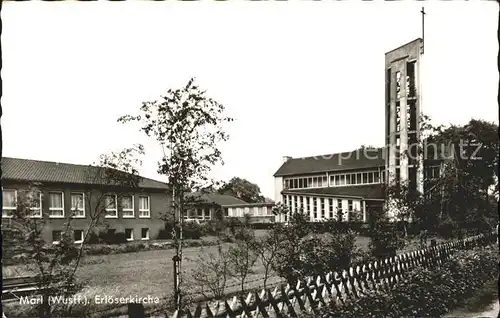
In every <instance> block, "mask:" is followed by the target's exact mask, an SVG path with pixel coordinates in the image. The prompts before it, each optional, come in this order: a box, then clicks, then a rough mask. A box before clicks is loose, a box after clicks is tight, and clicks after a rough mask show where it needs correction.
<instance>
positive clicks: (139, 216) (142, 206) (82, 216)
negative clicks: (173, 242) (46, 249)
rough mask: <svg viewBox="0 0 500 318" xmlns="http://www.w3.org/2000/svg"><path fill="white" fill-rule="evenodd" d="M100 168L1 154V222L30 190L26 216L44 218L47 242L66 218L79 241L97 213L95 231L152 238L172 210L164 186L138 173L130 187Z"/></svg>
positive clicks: (56, 236) (54, 239)
mask: <svg viewBox="0 0 500 318" xmlns="http://www.w3.org/2000/svg"><path fill="white" fill-rule="evenodd" d="M102 169H103V168H100V167H94V166H84V165H74V164H66V163H56V162H46V161H36V160H27V159H18V158H7V157H3V158H2V197H3V209H2V219H3V220H2V221H3V222H2V223H4V224H8V223H9V222H10V221H11V218H12V215H13V213H14V211H15V210H16V209H17V208H18V204H19V200H20V199H21V198H24V197H25V196H26V195H30V196H31V197H30V202H32V203H33V204H32V207H31V210H32V211H33V212H32V215H31V217H32V218H39V219H43V221H44V229H43V238H44V239H45V240H46V241H48V242H54V243H57V242H58V240H59V238H60V236H61V233H62V231H63V229H64V228H65V223H66V222H68V221H70V222H71V228H72V229H73V232H74V240H75V243H79V242H81V241H82V240H83V238H84V236H85V231H86V229H87V226H88V224H89V222H90V220H91V218H93V217H95V216H96V215H97V214H99V215H101V217H100V218H101V222H100V224H99V226H98V227H97V228H96V231H106V232H108V233H110V232H114V233H118V232H123V233H125V235H126V237H127V240H129V241H136V240H149V239H154V238H156V236H157V234H158V232H159V231H160V230H161V229H163V228H164V222H163V221H161V219H162V217H163V216H164V215H165V214H167V213H168V212H169V211H170V209H171V199H170V198H171V195H168V193H169V189H168V186H167V185H166V184H165V183H163V182H159V181H156V180H152V179H148V178H143V177H137V179H136V180H137V183H136V184H135V185H134V186H132V185H131V184H125V183H122V184H118V183H117V182H114V183H110V182H108V181H109V180H108V181H106V180H104V179H103V177H102V173H103V170H102ZM124 180H132V178H130V179H128V178H126V179H124Z"/></svg>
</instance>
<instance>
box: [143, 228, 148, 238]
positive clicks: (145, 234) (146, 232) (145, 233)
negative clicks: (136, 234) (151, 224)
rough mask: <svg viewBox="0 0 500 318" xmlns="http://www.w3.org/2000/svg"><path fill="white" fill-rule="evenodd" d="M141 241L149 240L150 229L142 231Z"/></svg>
mask: <svg viewBox="0 0 500 318" xmlns="http://www.w3.org/2000/svg"><path fill="white" fill-rule="evenodd" d="M141 240H149V229H147V228H142V229H141Z"/></svg>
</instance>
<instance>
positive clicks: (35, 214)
mask: <svg viewBox="0 0 500 318" xmlns="http://www.w3.org/2000/svg"><path fill="white" fill-rule="evenodd" d="M27 199H28V200H29V204H30V205H31V208H30V210H31V211H32V212H31V215H30V217H32V218H41V217H42V193H41V192H40V191H33V192H28V195H27Z"/></svg>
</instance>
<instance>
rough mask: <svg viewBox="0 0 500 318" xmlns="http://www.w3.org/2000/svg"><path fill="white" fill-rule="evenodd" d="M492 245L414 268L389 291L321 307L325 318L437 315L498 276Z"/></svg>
mask: <svg viewBox="0 0 500 318" xmlns="http://www.w3.org/2000/svg"><path fill="white" fill-rule="evenodd" d="M497 254H498V251H496V252H495V249H494V247H488V248H476V249H475V250H470V251H460V252H458V253H456V254H455V255H453V256H451V258H450V259H449V260H448V261H447V262H445V263H444V264H442V265H441V266H440V267H437V265H436V266H435V267H433V268H422V267H418V268H414V269H413V270H410V271H408V272H407V273H406V274H405V276H404V278H403V279H401V280H400V281H399V282H397V283H396V284H395V285H394V286H392V288H391V289H390V290H389V291H377V292H369V293H368V294H367V295H365V296H363V297H361V298H359V299H350V300H347V301H346V303H345V306H342V307H330V308H329V309H327V310H324V311H323V313H324V316H325V317H401V316H411V317H415V316H417V317H429V316H430V317H439V316H441V315H443V314H444V313H446V312H448V311H449V310H451V309H453V308H456V307H458V306H459V305H460V304H461V303H463V302H464V300H465V299H467V298H469V297H471V296H472V295H473V294H474V293H475V292H476V291H477V290H478V289H479V288H481V286H482V285H483V284H484V282H487V281H490V280H491V279H493V278H494V277H495V276H496V275H497V271H498V269H497V267H498V255H497Z"/></svg>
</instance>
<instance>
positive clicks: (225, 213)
mask: <svg viewBox="0 0 500 318" xmlns="http://www.w3.org/2000/svg"><path fill="white" fill-rule="evenodd" d="M224 216H229V209H228V208H224Z"/></svg>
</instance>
